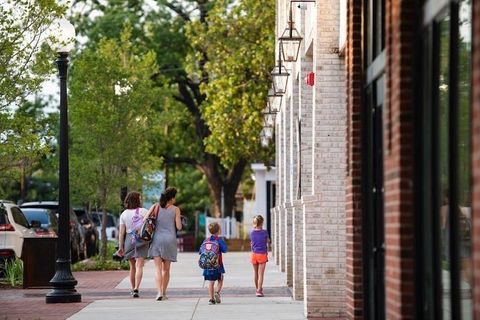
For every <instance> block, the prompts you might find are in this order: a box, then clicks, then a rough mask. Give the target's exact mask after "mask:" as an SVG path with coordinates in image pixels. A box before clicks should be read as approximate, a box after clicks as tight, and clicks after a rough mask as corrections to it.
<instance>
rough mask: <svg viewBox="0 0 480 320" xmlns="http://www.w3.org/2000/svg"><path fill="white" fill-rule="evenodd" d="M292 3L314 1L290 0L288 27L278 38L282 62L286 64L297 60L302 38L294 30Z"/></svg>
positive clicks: (310, 0) (309, 0) (311, 0)
mask: <svg viewBox="0 0 480 320" xmlns="http://www.w3.org/2000/svg"><path fill="white" fill-rule="evenodd" d="M293 2H315V0H291V1H290V11H289V15H288V22H287V23H288V27H287V28H285V31H283V33H282V36H281V37H280V38H278V41H279V43H280V47H281V48H282V55H283V60H284V61H286V62H295V61H297V59H298V53H299V52H300V43H301V42H302V39H303V38H302V37H301V36H300V33H299V32H298V30H297V29H296V28H295V22H294V21H293V14H292V3H293Z"/></svg>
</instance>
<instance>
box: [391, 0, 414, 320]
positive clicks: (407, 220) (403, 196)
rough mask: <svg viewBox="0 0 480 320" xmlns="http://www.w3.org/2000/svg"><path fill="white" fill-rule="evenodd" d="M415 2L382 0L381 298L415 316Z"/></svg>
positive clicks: (400, 314) (395, 311)
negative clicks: (383, 126)
mask: <svg viewBox="0 0 480 320" xmlns="http://www.w3.org/2000/svg"><path fill="white" fill-rule="evenodd" d="M415 18H416V14H415V1H406V0H387V6H386V37H387V38H386V59H387V60H386V70H385V71H386V76H387V81H386V87H387V88H386V97H385V100H386V101H385V106H386V112H385V117H386V119H388V120H387V122H386V124H387V125H386V128H385V135H384V168H385V169H384V179H385V181H384V183H385V245H386V252H385V287H386V288H385V291H386V292H385V299H386V300H385V303H386V318H387V319H413V318H414V316H415V282H414V281H415V271H414V257H415V252H414V236H415V229H414V214H413V212H414V199H413V196H414V190H413V165H414V155H413V152H414V150H413V146H414V134H413V132H414V118H413V115H414V107H415V97H414V83H415V81H414V75H415V70H414V63H413V62H414V53H415V47H414V44H415V26H416V23H415Z"/></svg>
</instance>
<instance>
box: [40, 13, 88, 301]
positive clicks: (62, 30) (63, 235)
mask: <svg viewBox="0 0 480 320" xmlns="http://www.w3.org/2000/svg"><path fill="white" fill-rule="evenodd" d="M51 31H52V32H53V38H54V40H52V41H53V43H51V46H52V48H53V49H54V50H55V51H56V52H57V53H58V57H57V61H56V63H57V67H58V75H59V78H60V141H59V145H60V152H59V157H60V163H59V165H60V169H59V196H58V204H59V215H58V239H57V261H56V264H55V275H54V276H53V278H52V280H50V284H51V285H52V287H53V289H52V291H50V292H49V293H47V296H46V302H47V303H67V302H80V301H81V300H82V296H81V295H80V293H78V292H77V291H76V290H75V285H76V284H77V280H75V278H74V277H73V275H72V271H71V269H70V262H71V260H70V212H69V210H70V198H69V181H68V175H69V172H68V112H67V67H68V53H69V52H70V51H71V50H72V49H73V46H74V43H75V28H74V27H73V26H72V24H71V23H70V22H68V21H67V20H64V19H62V20H60V21H58V22H57V23H56V24H55V26H54V29H52V30H51Z"/></svg>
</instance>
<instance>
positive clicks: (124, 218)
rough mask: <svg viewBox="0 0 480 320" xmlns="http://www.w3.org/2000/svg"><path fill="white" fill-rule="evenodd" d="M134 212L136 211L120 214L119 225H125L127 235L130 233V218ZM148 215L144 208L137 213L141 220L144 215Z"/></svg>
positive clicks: (131, 210)
mask: <svg viewBox="0 0 480 320" xmlns="http://www.w3.org/2000/svg"><path fill="white" fill-rule="evenodd" d="M135 210H136V209H126V210H125V211H123V212H122V214H121V215H120V224H124V225H125V229H126V231H127V233H130V232H131V231H132V229H131V227H132V218H133V216H134V215H135ZM147 213H148V210H147V209H145V208H140V210H139V211H138V214H139V215H140V216H141V217H142V218H143V217H144V216H145V215H146V214H147Z"/></svg>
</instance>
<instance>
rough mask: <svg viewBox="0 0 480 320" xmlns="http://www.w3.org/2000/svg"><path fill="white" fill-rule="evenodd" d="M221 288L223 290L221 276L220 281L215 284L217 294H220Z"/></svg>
mask: <svg viewBox="0 0 480 320" xmlns="http://www.w3.org/2000/svg"><path fill="white" fill-rule="evenodd" d="M222 288H223V274H222V277H221V278H220V280H218V282H217V292H218V293H220V291H222Z"/></svg>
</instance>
